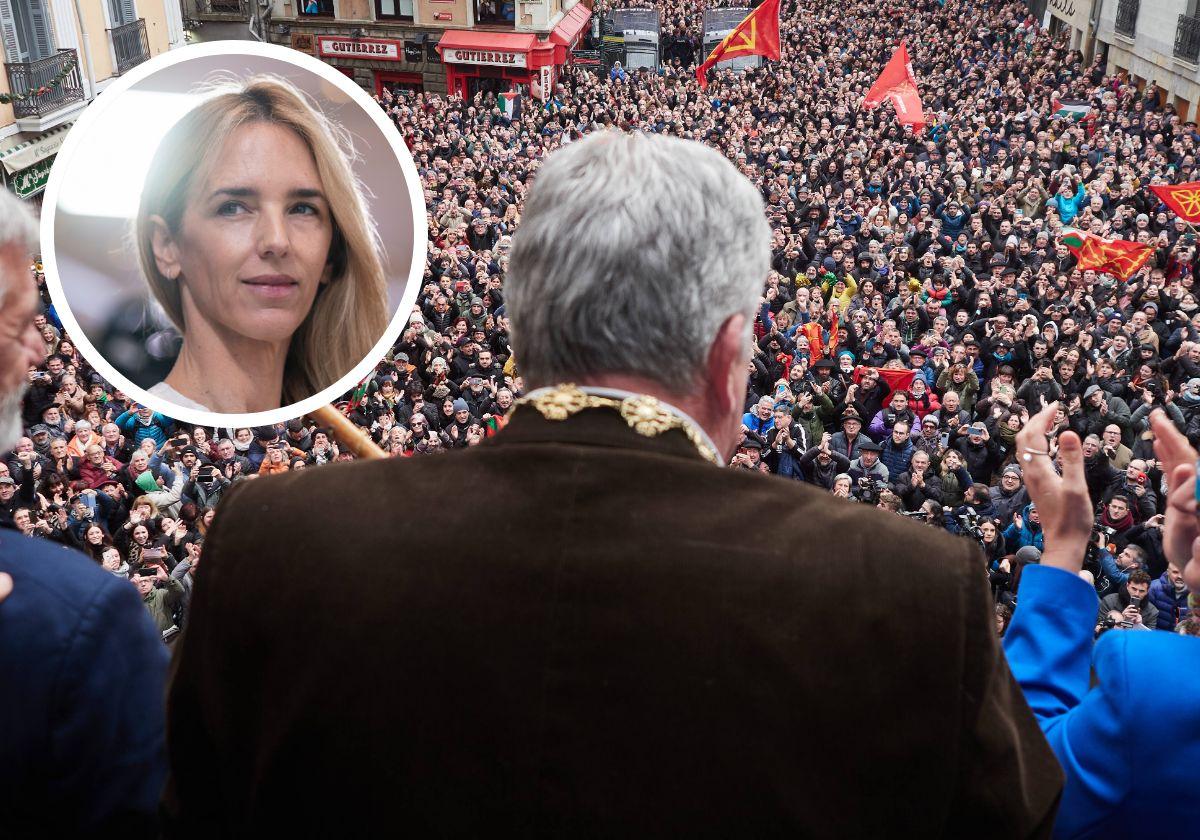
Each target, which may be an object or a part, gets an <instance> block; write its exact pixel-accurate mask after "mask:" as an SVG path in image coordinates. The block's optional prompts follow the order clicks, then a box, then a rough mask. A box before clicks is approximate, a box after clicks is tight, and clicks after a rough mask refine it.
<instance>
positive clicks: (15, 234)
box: [0, 189, 39, 303]
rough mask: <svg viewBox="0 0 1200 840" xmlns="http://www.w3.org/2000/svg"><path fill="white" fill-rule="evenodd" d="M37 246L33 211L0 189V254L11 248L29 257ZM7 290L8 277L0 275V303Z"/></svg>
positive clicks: (36, 250)
mask: <svg viewBox="0 0 1200 840" xmlns="http://www.w3.org/2000/svg"><path fill="white" fill-rule="evenodd" d="M38 247H39V246H38V223H37V218H36V217H35V216H34V215H33V211H32V210H30V209H29V205H28V204H26V203H25V202H24V201H22V200H21V199H19V198H17V197H16V196H15V195H13V194H12V193H11V192H9V191H8V190H5V189H0V255H2V254H4V253H6V252H8V251H10V250H12V251H16V252H17V253H18V254H20V255H21V256H22V257H23V258H24V257H29V256H32V255H33V254H36V253H37V252H38ZM0 268H2V267H0ZM2 274H3V271H0V275H2ZM7 291H8V279H7V278H5V277H3V276H0V303H3V302H4V296H5V293H6V292H7Z"/></svg>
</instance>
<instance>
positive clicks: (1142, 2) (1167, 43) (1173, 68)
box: [1096, 0, 1200, 122]
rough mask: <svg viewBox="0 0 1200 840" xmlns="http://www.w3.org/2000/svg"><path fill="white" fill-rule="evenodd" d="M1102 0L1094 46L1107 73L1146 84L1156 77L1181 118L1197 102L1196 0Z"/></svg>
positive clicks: (1199, 47) (1199, 29)
mask: <svg viewBox="0 0 1200 840" xmlns="http://www.w3.org/2000/svg"><path fill="white" fill-rule="evenodd" d="M1096 2H1097V3H1100V4H1101V7H1100V12H1099V15H1098V20H1097V26H1096V49H1097V50H1098V51H1103V53H1102V54H1103V55H1104V56H1105V59H1106V61H1107V66H1108V71H1109V72H1110V73H1117V72H1125V73H1128V75H1129V79H1130V81H1131V82H1132V83H1133V84H1135V85H1137V87H1138V89H1139V90H1144V89H1145V87H1146V85H1148V84H1150V83H1152V82H1153V83H1154V84H1155V85H1156V86H1157V87H1158V88H1159V99H1160V102H1161V104H1163V105H1172V106H1174V108H1175V111H1176V113H1178V114H1179V115H1180V117H1181V119H1183V120H1184V121H1193V122H1194V121H1196V119H1197V116H1198V106H1200V9H1198V8H1197V7H1198V5H1200V3H1198V0H1096Z"/></svg>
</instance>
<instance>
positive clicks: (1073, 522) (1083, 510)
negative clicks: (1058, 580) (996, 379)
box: [1017, 402, 1092, 574]
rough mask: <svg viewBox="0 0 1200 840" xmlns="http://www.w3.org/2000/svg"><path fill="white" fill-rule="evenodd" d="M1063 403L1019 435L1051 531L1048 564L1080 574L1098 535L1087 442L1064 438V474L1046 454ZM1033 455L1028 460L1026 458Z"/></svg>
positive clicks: (1031, 486) (1029, 481) (1026, 471)
mask: <svg viewBox="0 0 1200 840" xmlns="http://www.w3.org/2000/svg"><path fill="white" fill-rule="evenodd" d="M1057 408H1058V403H1057V402H1052V403H1050V405H1048V406H1046V407H1045V408H1044V409H1042V410H1041V411H1039V412H1038V413H1037V414H1035V415H1034V416H1033V417H1031V418H1030V420H1029V423H1028V424H1027V425H1026V426H1025V428H1023V429H1021V431H1020V432H1018V433H1017V451H1018V453H1020V456H1021V459H1022V464H1023V466H1022V472H1023V475H1024V478H1025V487H1026V489H1027V490H1028V491H1029V497H1030V498H1031V499H1032V500H1033V503H1034V504H1035V505H1037V510H1038V515H1039V517H1040V519H1041V524H1042V531H1043V533H1044V534H1045V550H1044V551H1043V553H1042V565H1044V566H1053V567H1055V568H1059V569H1062V570H1064V571H1068V572H1071V573H1072V574H1077V573H1078V572H1079V570H1080V569H1082V568H1083V557H1084V552H1085V551H1086V550H1087V542H1088V537H1090V536H1091V533H1092V505H1091V499H1090V498H1089V496H1088V489H1087V481H1086V480H1085V478H1084V474H1083V446H1082V444H1081V443H1080V440H1079V435H1077V434H1075V433H1074V432H1063V433H1062V434H1061V435H1060V436H1059V438H1058V447H1059V448H1058V455H1059V461H1060V463H1061V465H1062V475H1059V474H1058V473H1057V472H1055V470H1054V462H1053V461H1051V459H1050V457H1049V456H1046V455H1038V454H1034V453H1037V452H1045V451H1046V450H1047V449H1048V448H1049V446H1048V444H1047V440H1048V437H1049V434H1050V430H1051V428H1052V427H1053V425H1054V412H1055V410H1056V409H1057ZM1026 455H1029V459H1028V460H1025V456H1026Z"/></svg>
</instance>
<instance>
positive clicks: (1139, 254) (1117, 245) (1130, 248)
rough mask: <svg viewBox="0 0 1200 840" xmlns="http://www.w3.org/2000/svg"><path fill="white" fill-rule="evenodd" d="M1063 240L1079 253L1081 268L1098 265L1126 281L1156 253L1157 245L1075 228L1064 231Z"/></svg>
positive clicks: (1070, 249)
mask: <svg viewBox="0 0 1200 840" xmlns="http://www.w3.org/2000/svg"><path fill="white" fill-rule="evenodd" d="M1061 240H1062V243H1063V244H1064V245H1066V246H1067V250H1068V251H1070V252H1071V253H1072V254H1074V255H1075V260H1076V262H1077V264H1078V266H1079V268H1081V269H1083V270H1084V271H1086V270H1087V269H1089V268H1094V269H1095V270H1096V271H1103V272H1104V273H1105V274H1111V275H1113V276H1114V277H1119V278H1121V279H1122V280H1128V279H1129V278H1130V277H1132V276H1133V275H1134V274H1136V273H1137V272H1138V270H1139V269H1141V267H1142V266H1143V265H1145V264H1146V260H1148V259H1150V255H1151V254H1153V253H1154V246H1153V245H1142V244H1141V243H1139V242H1128V241H1126V240H1124V239H1101V238H1100V237H1099V236H1095V235H1094V234H1091V233H1088V232H1087V231H1084V230H1077V229H1075V228H1067V229H1066V230H1064V231H1063V233H1062V236H1061Z"/></svg>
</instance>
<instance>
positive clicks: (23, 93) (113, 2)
mask: <svg viewBox="0 0 1200 840" xmlns="http://www.w3.org/2000/svg"><path fill="white" fill-rule="evenodd" d="M0 34H2V35H3V59H4V73H3V74H0V180H2V181H3V184H4V186H5V187H6V188H7V189H10V190H12V191H13V192H15V193H16V194H17V195H19V196H21V197H23V198H27V199H31V200H33V201H40V200H41V199H40V196H41V193H42V191H43V190H44V189H45V186H46V180H47V179H48V177H49V174H50V167H51V165H52V163H53V161H54V156H55V155H56V154H57V153H58V149H59V147H60V146H61V145H62V141H63V137H64V135H65V134H66V130H67V128H68V127H70V125H71V124H72V123H73V122H74V120H75V118H76V117H77V116H78V115H79V113H80V111H82V110H83V108H84V107H85V106H86V105H87V104H88V103H89V102H91V101H92V100H93V99H94V98H95V97H96V95H97V94H98V93H100V92H101V91H102V90H104V89H105V88H106V87H107V86H108V85H109V84H111V83H112V81H113V80H114V79H116V78H117V77H119V76H120V75H121V74H123V73H127V72H128V71H129V70H130V69H131V68H133V67H136V66H137V65H139V64H141V63H142V62H143V61H145V60H147V59H148V58H151V57H152V56H155V55H158V54H159V53H161V52H165V51H166V50H168V49H172V48H174V47H178V46H182V45H183V43H184V28H183V17H182V14H181V9H180V6H179V0H0Z"/></svg>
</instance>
